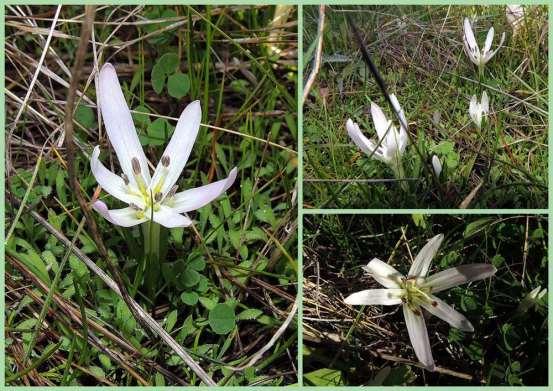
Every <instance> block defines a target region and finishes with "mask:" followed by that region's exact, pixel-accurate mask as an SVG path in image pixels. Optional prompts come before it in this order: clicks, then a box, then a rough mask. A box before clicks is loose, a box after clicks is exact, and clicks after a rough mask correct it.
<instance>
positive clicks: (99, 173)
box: [90, 146, 144, 207]
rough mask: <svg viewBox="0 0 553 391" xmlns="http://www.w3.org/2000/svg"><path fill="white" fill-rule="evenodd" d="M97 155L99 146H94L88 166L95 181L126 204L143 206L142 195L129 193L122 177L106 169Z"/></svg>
mask: <svg viewBox="0 0 553 391" xmlns="http://www.w3.org/2000/svg"><path fill="white" fill-rule="evenodd" d="M99 155H100V147H98V146H96V147H95V148H94V151H93V152H92V157H91V158H90V168H91V170H92V174H93V175H94V178H96V182H98V184H99V185H100V186H101V187H102V189H104V190H105V191H107V192H108V193H109V194H111V195H112V196H114V197H115V198H117V199H119V200H121V201H123V202H126V203H127V204H131V203H134V204H136V205H138V206H140V207H143V206H144V205H143V201H142V197H138V196H135V195H132V194H129V192H128V187H127V185H125V182H124V181H123V179H122V178H121V177H120V176H117V175H115V174H114V173H112V172H111V171H110V170H108V169H107V168H106V167H105V166H104V165H103V164H102V162H100V160H99V159H98V156H99Z"/></svg>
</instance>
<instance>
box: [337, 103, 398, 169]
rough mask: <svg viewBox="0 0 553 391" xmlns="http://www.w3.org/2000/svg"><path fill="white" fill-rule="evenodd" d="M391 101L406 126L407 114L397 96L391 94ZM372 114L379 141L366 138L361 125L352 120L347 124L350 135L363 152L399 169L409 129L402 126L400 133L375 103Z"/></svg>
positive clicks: (372, 104)
mask: <svg viewBox="0 0 553 391" xmlns="http://www.w3.org/2000/svg"><path fill="white" fill-rule="evenodd" d="M390 100H391V101H392V104H393V105H394V107H395V109H396V110H397V112H398V113H399V115H400V117H401V119H402V121H401V122H402V124H403V123H405V124H406V123H407V120H406V118H405V114H404V113H403V109H402V108H401V106H400V105H399V102H398V100H397V98H396V96H395V95H394V94H391V95H390ZM371 114H372V117H373V122H374V127H375V128H376V134H377V135H378V140H377V141H373V140H370V139H368V138H367V137H365V136H364V135H363V133H362V132H361V129H359V125H357V123H355V122H353V121H352V120H351V119H348V120H347V122H346V129H347V131H348V134H349V136H350V137H351V139H352V140H353V142H354V143H355V145H357V146H358V147H359V148H361V150H362V151H363V152H365V153H366V154H368V155H370V156H372V157H373V158H375V159H377V160H380V161H382V162H384V163H386V164H389V165H391V166H392V167H397V166H398V165H399V163H400V161H401V155H402V154H403V152H404V151H405V147H406V146H407V143H408V138H407V129H405V128H404V127H403V126H402V124H400V129H399V132H398V131H397V129H396V127H395V126H393V125H392V121H388V120H387V119H386V116H385V115H384V112H383V111H382V109H381V108H380V107H379V106H378V105H377V104H376V103H374V102H371Z"/></svg>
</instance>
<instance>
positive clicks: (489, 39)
mask: <svg viewBox="0 0 553 391" xmlns="http://www.w3.org/2000/svg"><path fill="white" fill-rule="evenodd" d="M493 34H494V29H493V27H490V29H489V30H488V35H487V36H486V42H485V43H484V49H482V55H483V56H486V53H488V51H489V50H490V49H491V48H492V42H493Z"/></svg>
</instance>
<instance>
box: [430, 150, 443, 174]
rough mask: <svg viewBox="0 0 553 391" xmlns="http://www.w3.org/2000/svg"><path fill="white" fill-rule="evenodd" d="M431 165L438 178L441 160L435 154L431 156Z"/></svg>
mask: <svg viewBox="0 0 553 391" xmlns="http://www.w3.org/2000/svg"><path fill="white" fill-rule="evenodd" d="M432 167H433V168H434V174H436V176H437V177H438V178H439V177H440V174H441V173H442V162H441V161H440V158H439V157H438V156H436V155H434V156H432Z"/></svg>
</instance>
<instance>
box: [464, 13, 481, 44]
mask: <svg viewBox="0 0 553 391" xmlns="http://www.w3.org/2000/svg"><path fill="white" fill-rule="evenodd" d="M463 27H464V29H465V42H466V44H467V45H468V48H469V51H470V52H474V51H480V49H479V48H478V44H477V43H476V39H475V38H474V33H473V32H472V27H471V25H470V22H469V19H468V18H465V20H464V23H463Z"/></svg>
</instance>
